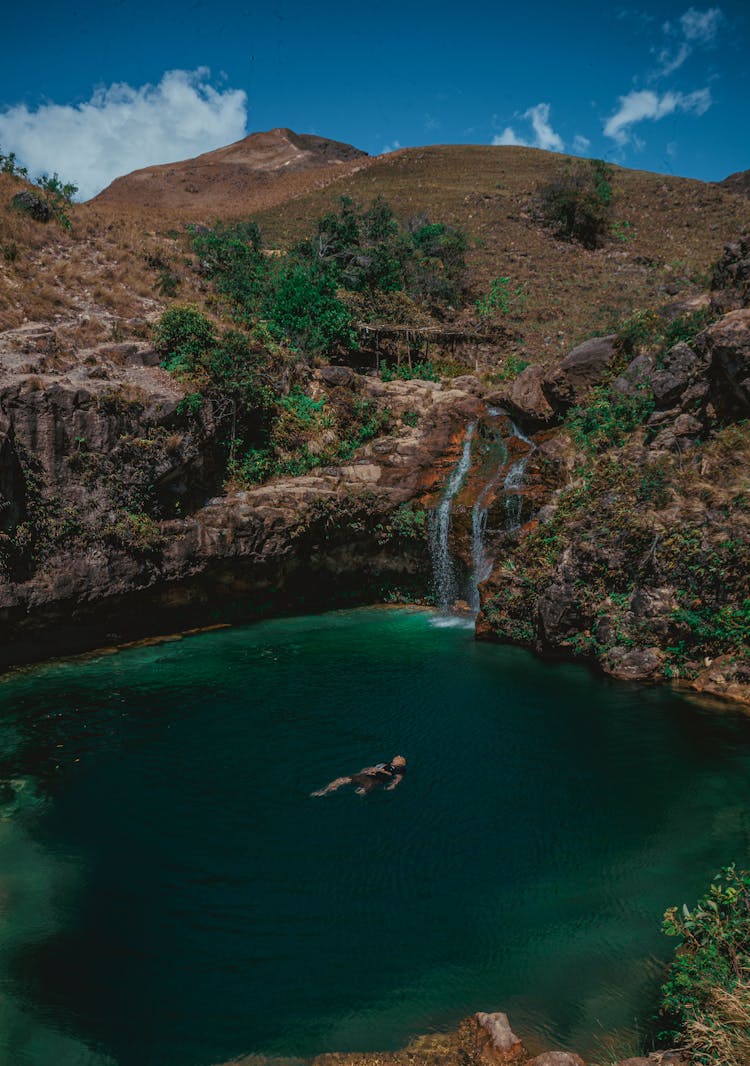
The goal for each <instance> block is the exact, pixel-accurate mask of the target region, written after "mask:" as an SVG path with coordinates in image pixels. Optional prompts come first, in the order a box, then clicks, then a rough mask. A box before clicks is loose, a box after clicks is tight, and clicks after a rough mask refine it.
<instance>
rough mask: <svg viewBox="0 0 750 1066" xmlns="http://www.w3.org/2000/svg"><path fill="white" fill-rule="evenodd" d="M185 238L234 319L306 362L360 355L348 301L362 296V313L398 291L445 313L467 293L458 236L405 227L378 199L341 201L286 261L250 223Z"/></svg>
mask: <svg viewBox="0 0 750 1066" xmlns="http://www.w3.org/2000/svg"><path fill="white" fill-rule="evenodd" d="M191 240H192V247H193V250H194V252H195V253H196V254H197V256H198V258H199V262H200V266H201V269H202V270H203V272H204V273H205V274H206V275H207V276H208V277H209V278H211V280H212V281H213V283H214V285H215V287H216V291H217V293H218V295H219V297H220V298H221V300H222V301H223V302H224V304H225V307H226V310H227V311H228V313H229V314H230V315H231V317H233V318H234V319H235V321H236V322H238V323H240V324H242V325H244V326H254V325H257V323H258V322H259V321H262V322H263V323H264V324H265V327H266V329H267V330H268V332H269V334H270V335H271V336H272V337H274V338H275V339H276V341H277V342H278V343H280V344H286V345H290V346H292V347H294V348H296V349H298V350H299V351H301V352H304V353H307V354H309V355H325V356H330V355H332V354H335V353H342V352H344V353H345V352H351V351H354V350H355V349H356V347H357V333H356V329H355V323H354V321H353V310H352V308H353V301H352V299H351V298H350V295H349V294H351V295H352V296H353V295H354V294H358V295H359V296H360V297H362V298H364V304H363V305H362V306H363V307H364V308H365V309H366V307H367V305H368V303H370V304H373V303H374V304H377V303H378V301H379V298H382V297H383V296H388V295H389V294H394V293H403V294H405V295H406V296H407V297H408V298H409V299H410V300H413V301H417V302H419V303H422V304H425V305H427V306H429V307H436V306H437V307H443V306H445V305H447V304H449V303H451V302H454V303H457V302H460V300H461V299H462V296H463V291H464V275H465V271H466V262H465V251H466V246H467V240H466V236H465V234H464V233H463V231H462V230H459V229H456V228H454V227H450V226H447V225H445V224H444V223H442V222H437V223H432V222H430V221H429V219H428V218H427V217H426V216H420V217H419V218H417V219H413V220H412V221H411V222H410V223H409V224H408V226H403V225H401V223H399V221H398V220H397V219H396V217H395V216H394V214H393V212H392V210H391V208H390V207H389V206H388V204H387V203H386V202H385V200H383V199H382V198H380V197H378V198H376V199H375V200H373V201H372V203H371V204H370V206H369V207H368V208H366V209H365V208H362V207H361V206H359V205H357V204H355V203H354V201H353V200H351V199H349V198H347V197H343V198H342V200H341V205H340V208H339V210H338V212H332V213H330V214H327V215H325V216H324V217H322V218H320V219H319V220H318V221H317V223H316V225H315V230H314V233H313V235H312V236H311V237H309V238H306V239H305V240H302V241H298V242H297V244H295V245H294V247H293V248H292V249H291V251H290V252H289V254H288V255H284V256H271V255H267V254H265V253H264V251H263V248H262V241H261V235H260V231H259V229H258V227H257V225H256V224H255V223H254V222H239V223H234V224H231V225H228V224H218V225H217V226H215V227H214V228H213V229H208V228H206V227H204V226H201V227H193V228H192V230H191Z"/></svg>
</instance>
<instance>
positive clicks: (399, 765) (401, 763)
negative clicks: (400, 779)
mask: <svg viewBox="0 0 750 1066" xmlns="http://www.w3.org/2000/svg"><path fill="white" fill-rule="evenodd" d="M391 766H395V768H396V769H397V770H403V768H404V767H405V766H406V759H405V758H404V757H403V755H394V756H393V758H392V759H391Z"/></svg>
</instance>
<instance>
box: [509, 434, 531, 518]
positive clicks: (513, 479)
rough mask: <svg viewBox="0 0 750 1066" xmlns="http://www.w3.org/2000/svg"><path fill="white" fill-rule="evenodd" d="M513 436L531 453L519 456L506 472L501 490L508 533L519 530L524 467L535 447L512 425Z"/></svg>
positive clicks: (524, 474)
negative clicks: (502, 491) (529, 448)
mask: <svg viewBox="0 0 750 1066" xmlns="http://www.w3.org/2000/svg"><path fill="white" fill-rule="evenodd" d="M512 426H513V436H514V437H518V439H519V440H522V441H524V442H525V443H526V444H528V445H530V447H531V451H529V452H527V453H526V455H523V456H521V458H520V459H516V461H515V463H514V464H513V466H512V467H511V468H510V470H509V471H508V473H507V475H506V477H505V482H504V484H503V489H504V491H505V528H506V530H507V531H508V533H513V532H515V530H517V529H520V528H521V512H522V509H523V496H522V495H521V492H520V489H521V486H522V485H523V479H524V477H525V476H526V467H527V465H528V462H529V458H530V456H531V452H533V451H535V449H536V445H535V444H534V442H533V441H532V440H529V438H528V437H527V436H525V435H524V434H523V433H522V432H521V430H520V429H519V428H518V426H517V425H516V424H515V422H514V423H512Z"/></svg>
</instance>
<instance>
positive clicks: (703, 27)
mask: <svg viewBox="0 0 750 1066" xmlns="http://www.w3.org/2000/svg"><path fill="white" fill-rule="evenodd" d="M723 21H724V16H723V14H722V12H721V8H718V7H710V8H709V9H708V10H707V11H698V10H697V9H696V8H694V7H690V8H688V10H687V11H686V12H685V14H684V15H681V16H680V26H681V28H682V32H683V34H684V36H685V40H687V41H696V42H698V43H700V44H711V43H712V41H714V40H715V38H716V35H717V33H718V32H719V29H720V27H721V24H722V22H723Z"/></svg>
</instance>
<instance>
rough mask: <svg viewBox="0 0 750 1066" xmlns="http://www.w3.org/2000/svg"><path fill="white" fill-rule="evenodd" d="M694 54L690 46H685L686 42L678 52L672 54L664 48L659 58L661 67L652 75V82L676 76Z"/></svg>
mask: <svg viewBox="0 0 750 1066" xmlns="http://www.w3.org/2000/svg"><path fill="white" fill-rule="evenodd" d="M692 52H693V50H692V48H691V47H690V45H689V44H685V42H684V41H683V43H682V44H681V45H680V47H679V48H678V49H677V51H676V52H671V51H670V49H669V48H662V50H661V52H659V54H658V56H657V61H658V64H659V65H658V67H657V68H656V70H655V71H654V72H653V73H652V75H651V78H650V80H652V81H653V80H655V79H656V78H668V77H669V75H670V74H674V72H675V71H676V70H679V69H680V67H681V66H682V64H683V63H684V62H685V60H686V59H687V58H688V57H689V56H690V55H692Z"/></svg>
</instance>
